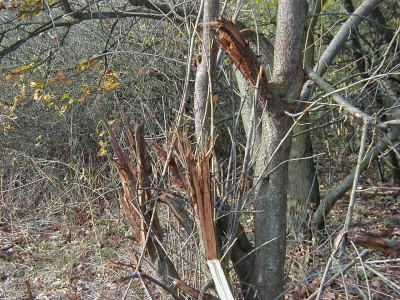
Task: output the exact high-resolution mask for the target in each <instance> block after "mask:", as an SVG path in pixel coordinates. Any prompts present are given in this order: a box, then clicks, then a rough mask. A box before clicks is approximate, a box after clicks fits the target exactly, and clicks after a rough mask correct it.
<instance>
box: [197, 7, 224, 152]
mask: <svg viewBox="0 0 400 300" xmlns="http://www.w3.org/2000/svg"><path fill="white" fill-rule="evenodd" d="M203 11H204V12H203V13H204V15H203V39H202V47H201V53H200V54H201V62H200V63H199V64H198V67H197V72H196V81H195V87H194V89H195V91H194V120H195V132H196V138H197V142H198V145H199V148H200V149H202V148H203V146H204V142H205V138H206V137H207V135H208V134H209V133H210V132H211V126H212V125H211V117H212V116H211V105H212V78H213V73H214V68H215V61H216V58H217V51H218V45H217V43H216V42H215V40H214V36H215V30H213V29H211V26H210V22H211V21H215V20H216V18H217V16H218V14H219V1H216V0H205V1H204V10H203Z"/></svg>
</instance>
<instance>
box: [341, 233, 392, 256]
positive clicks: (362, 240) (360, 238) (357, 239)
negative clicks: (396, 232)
mask: <svg viewBox="0 0 400 300" xmlns="http://www.w3.org/2000/svg"><path fill="white" fill-rule="evenodd" d="M347 238H348V239H349V240H351V241H353V242H354V244H356V245H358V246H361V247H364V248H368V249H374V250H378V251H381V252H382V253H383V254H385V255H389V254H393V255H396V254H400V242H399V241H391V240H388V241H384V240H381V239H378V238H374V237H372V236H369V235H366V234H362V233H356V234H349V235H347Z"/></svg>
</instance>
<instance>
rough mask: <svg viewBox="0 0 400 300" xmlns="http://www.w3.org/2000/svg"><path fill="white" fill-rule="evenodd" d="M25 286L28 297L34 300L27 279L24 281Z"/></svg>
mask: <svg viewBox="0 0 400 300" xmlns="http://www.w3.org/2000/svg"><path fill="white" fill-rule="evenodd" d="M25 286H26V290H27V292H28V299H29V300H34V299H35V297H33V294H32V289H31V284H30V283H29V280H26V281H25Z"/></svg>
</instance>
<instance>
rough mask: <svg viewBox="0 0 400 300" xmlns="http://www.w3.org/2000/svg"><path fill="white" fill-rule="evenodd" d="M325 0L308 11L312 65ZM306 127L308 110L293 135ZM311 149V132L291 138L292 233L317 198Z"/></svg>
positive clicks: (303, 224) (307, 55) (307, 58)
mask: <svg viewBox="0 0 400 300" xmlns="http://www.w3.org/2000/svg"><path fill="white" fill-rule="evenodd" d="M324 2H325V1H320V0H317V1H313V3H312V4H311V5H310V9H309V12H308V13H309V15H314V17H313V18H311V20H310V22H309V24H308V29H307V32H306V33H305V37H304V39H305V43H304V44H305V47H304V49H305V51H304V56H303V65H304V66H313V65H314V36H313V30H314V26H315V24H316V22H317V20H318V14H319V13H320V12H321V7H322V5H323V4H324ZM307 105H308V104H307V103H306V102H299V104H298V105H297V108H296V112H301V111H304V109H305V108H306V107H307ZM309 128H310V125H309V114H308V113H306V114H305V115H304V116H303V117H302V118H301V120H300V121H299V123H298V124H297V125H296V126H295V127H294V128H293V135H295V134H297V133H300V132H302V131H306V130H307V129H309ZM313 153H314V152H313V147H312V142H311V134H310V132H306V133H304V134H301V135H299V136H297V137H295V138H293V139H292V144H291V147H290V155H289V158H290V161H289V165H288V174H289V177H288V178H289V187H288V231H289V232H290V233H291V234H293V235H294V236H295V237H297V236H298V235H299V233H301V232H303V233H304V230H307V229H308V228H309V226H310V225H311V224H310V220H311V218H312V213H313V211H314V210H315V209H317V207H318V205H319V202H320V196H319V181H318V176H317V170H316V169H315V166H314V159H313V158H312V156H313ZM305 158H307V159H305ZM307 231H308V230H307Z"/></svg>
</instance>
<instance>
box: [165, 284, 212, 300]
mask: <svg viewBox="0 0 400 300" xmlns="http://www.w3.org/2000/svg"><path fill="white" fill-rule="evenodd" d="M172 283H173V285H174V286H175V287H176V288H178V289H180V290H181V291H184V292H185V293H186V294H188V295H189V296H191V297H193V298H195V299H198V298H199V296H200V291H198V290H196V289H194V288H192V287H191V286H189V285H188V284H187V283H186V282H185V281H183V280H174V281H172ZM203 299H209V300H220V299H219V298H217V297H214V296H213V295H211V294H208V293H206V294H205V295H204V297H203Z"/></svg>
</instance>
